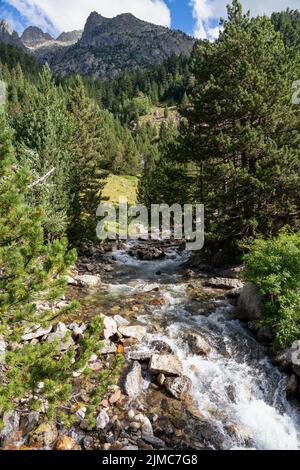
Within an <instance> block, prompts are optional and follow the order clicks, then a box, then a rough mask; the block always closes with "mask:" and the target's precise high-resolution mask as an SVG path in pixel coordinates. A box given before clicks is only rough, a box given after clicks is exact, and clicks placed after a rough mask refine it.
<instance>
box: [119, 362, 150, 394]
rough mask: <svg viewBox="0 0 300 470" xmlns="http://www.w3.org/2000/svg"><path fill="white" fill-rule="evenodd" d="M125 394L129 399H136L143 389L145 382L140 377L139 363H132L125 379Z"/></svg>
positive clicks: (140, 368)
mask: <svg viewBox="0 0 300 470" xmlns="http://www.w3.org/2000/svg"><path fill="white" fill-rule="evenodd" d="M124 387H125V392H126V394H127V395H128V396H129V398H131V399H136V398H138V397H139V395H140V394H141V393H142V392H143V390H144V388H145V381H144V379H143V376H142V367H141V365H140V363H139V362H137V361H136V362H134V363H133V366H132V368H131V370H130V372H129V373H128V374H127V376H126V379H125V384H124Z"/></svg>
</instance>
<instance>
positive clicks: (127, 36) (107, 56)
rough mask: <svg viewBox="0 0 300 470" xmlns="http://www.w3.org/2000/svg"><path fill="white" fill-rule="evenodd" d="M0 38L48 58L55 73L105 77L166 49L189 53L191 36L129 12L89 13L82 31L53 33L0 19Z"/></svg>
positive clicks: (154, 59)
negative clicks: (15, 28)
mask: <svg viewBox="0 0 300 470" xmlns="http://www.w3.org/2000/svg"><path fill="white" fill-rule="evenodd" d="M0 42H5V43H8V44H13V45H15V46H18V47H22V48H23V49H25V48H26V49H27V50H28V52H29V53H31V54H34V55H35V56H36V57H37V58H38V59H39V60H40V61H41V62H43V61H47V62H49V65H50V67H51V68H52V70H53V72H54V73H56V74H57V75H68V74H71V73H80V74H83V75H86V74H89V75H93V76H94V77H102V78H108V77H111V76H114V75H116V74H118V73H119V72H120V71H122V70H124V69H133V68H138V67H146V66H147V65H151V64H155V63H159V62H162V61H163V60H165V59H167V58H168V57H170V56H171V55H173V54H175V55H180V54H184V55H189V54H190V53H191V51H192V48H193V45H194V39H193V38H191V37H190V36H188V35H187V34H184V33H182V32H180V31H174V30H171V29H168V28H164V27H162V26H157V25H153V24H151V23H147V22H145V21H142V20H139V19H138V18H136V17H135V16H133V15H132V14H129V13H125V14H122V15H119V16H116V17H115V18H104V17H103V16H101V15H99V14H98V13H96V12H93V13H91V14H90V16H89V18H88V19H87V22H86V25H85V28H84V31H83V32H82V31H72V32H69V33H68V32H67V33H62V34H61V35H60V36H59V37H58V38H57V39H54V38H53V37H51V36H50V34H48V33H44V32H43V31H42V30H41V29H40V28H37V27H32V26H31V27H29V28H27V29H26V30H25V31H24V33H23V35H22V37H21V38H19V36H18V34H17V33H15V32H13V31H12V30H11V28H10V27H9V25H8V23H7V22H5V21H2V22H1V23H0Z"/></svg>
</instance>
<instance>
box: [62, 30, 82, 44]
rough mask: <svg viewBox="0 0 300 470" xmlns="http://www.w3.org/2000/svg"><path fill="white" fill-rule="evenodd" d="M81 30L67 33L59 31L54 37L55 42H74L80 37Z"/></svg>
mask: <svg viewBox="0 0 300 470" xmlns="http://www.w3.org/2000/svg"><path fill="white" fill-rule="evenodd" d="M81 36H82V31H81V30H78V31H70V32H69V33H61V35H60V36H58V38H57V39H56V41H57V42H64V43H68V44H75V43H76V42H78V41H79V39H81Z"/></svg>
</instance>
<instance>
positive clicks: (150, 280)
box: [110, 248, 300, 450]
mask: <svg viewBox="0 0 300 470" xmlns="http://www.w3.org/2000/svg"><path fill="white" fill-rule="evenodd" d="M115 257H116V260H117V263H116V267H115V272H114V274H113V281H112V284H111V285H110V291H111V292H112V293H113V294H114V295H115V296H116V298H118V296H134V295H135V294H137V293H140V292H145V291H147V290H151V289H153V288H155V287H159V289H160V295H162V296H163V297H164V300H165V303H164V305H162V306H159V307H157V308H155V309H154V310H152V311H151V313H149V314H147V313H146V314H144V315H142V316H140V317H139V318H138V320H139V321H140V322H141V323H145V324H148V325H149V324H155V325H161V329H160V331H162V333H159V334H158V333H156V334H155V335H149V340H150V339H151V340H153V339H160V340H163V341H165V342H166V343H168V344H169V345H170V346H171V347H172V349H173V351H174V352H175V353H176V354H177V355H178V357H179V358H180V359H181V361H182V363H183V366H184V373H185V375H186V376H188V377H189V378H190V379H191V380H192V383H193V392H192V393H193V397H194V399H195V401H196V403H197V405H198V407H199V410H200V411H201V413H202V414H203V415H204V416H206V417H207V418H208V419H210V420H212V421H213V422H214V423H215V425H216V426H217V427H218V429H219V432H220V433H222V435H223V436H224V442H223V448H224V449H246V448H253V449H269V450H275V449H278V450H279V449H283V450H284V449H286V450H287V449H299V448H300V416H299V414H298V412H297V410H296V409H294V408H293V407H292V405H290V404H289V402H288V401H287V400H286V393H285V390H286V383H287V377H286V376H285V375H284V374H282V373H281V372H280V371H279V370H278V369H277V368H276V367H274V366H273V365H272V364H271V362H270V361H269V360H268V359H267V356H266V352H265V349H264V347H263V346H262V345H260V344H259V343H258V342H257V341H256V340H255V339H254V338H253V337H252V336H251V334H250V333H249V332H248V331H247V329H246V328H245V327H244V326H243V325H242V324H241V323H240V322H239V321H238V320H235V319H233V317H232V315H231V313H232V309H233V307H232V306H230V305H229V304H228V303H227V302H226V301H225V300H216V306H215V310H214V311H213V312H212V313H210V314H209V315H208V316H204V315H197V312H196V314H195V312H193V314H191V313H190V311H189V309H188V308H187V305H188V297H187V293H186V289H187V282H186V281H185V280H184V279H183V277H182V276H180V275H179V274H178V267H179V265H180V264H181V263H183V262H184V261H185V259H186V258H185V254H183V255H178V254H177V252H176V250H175V249H174V248H170V249H169V252H168V253H167V258H166V259H163V260H160V261H153V262H152V261H149V262H147V261H138V260H136V259H134V258H131V257H130V256H129V255H128V254H127V253H126V252H125V251H117V252H115ZM158 272H159V274H160V273H163V275H158V274H157V273H158ZM186 332H196V333H197V332H198V333H201V335H202V336H203V337H204V338H206V339H207V340H208V342H209V343H210V344H211V346H212V347H213V351H212V352H211V353H210V354H209V355H208V356H207V357H202V356H196V355H192V354H191V351H190V349H189V348H188V347H187V345H186V342H185V341H184V340H183V337H184V333H186ZM146 347H147V344H145V348H146ZM228 423H231V424H232V423H233V425H234V426H235V427H236V428H237V429H238V430H239V432H238V437H236V435H235V438H233V437H232V434H231V433H229V432H228V425H229V424H228Z"/></svg>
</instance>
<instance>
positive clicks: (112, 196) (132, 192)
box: [103, 175, 138, 204]
mask: <svg viewBox="0 0 300 470" xmlns="http://www.w3.org/2000/svg"><path fill="white" fill-rule="evenodd" d="M137 185H138V179H137V178H136V177H135V176H118V175H111V176H110V177H109V178H108V181H107V185H106V187H105V188H104V191H103V196H104V197H107V198H108V200H109V202H111V203H112V204H118V203H119V197H120V196H126V197H127V198H128V203H129V204H135V203H136V193H137Z"/></svg>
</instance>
